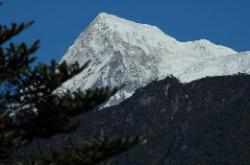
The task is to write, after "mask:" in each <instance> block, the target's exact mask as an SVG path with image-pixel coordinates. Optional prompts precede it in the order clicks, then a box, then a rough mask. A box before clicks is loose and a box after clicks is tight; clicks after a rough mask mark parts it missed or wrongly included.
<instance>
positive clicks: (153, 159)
mask: <svg viewBox="0 0 250 165" xmlns="http://www.w3.org/2000/svg"><path fill="white" fill-rule="evenodd" d="M81 120H82V123H81V125H82V126H81V127H80V128H79V129H78V130H77V132H76V133H75V134H74V135H70V136H59V137H54V138H53V139H52V140H50V141H42V142H36V143H33V145H31V146H30V147H29V148H26V151H32V150H33V151H34V150H35V151H37V150H38V149H41V148H38V147H37V145H38V144H39V146H40V147H41V146H42V147H45V146H51V145H52V146H53V145H57V146H59V147H65V146H66V145H67V144H71V143H72V142H74V141H76V140H77V139H78V140H79V139H88V138H93V137H95V138H104V137H106V136H128V135H142V134H145V135H146V136H147V143H145V144H142V145H139V146H137V147H135V148H133V149H132V150H130V151H128V152H126V153H125V154H122V155H120V156H119V157H118V158H116V159H115V160H113V161H114V163H115V164H119V165H128V164H130V165H165V164H166V165H169V164H170V165H171V164H191V165H193V164H211V165H214V164H223V165H224V164H225V165H235V164H243V165H244V164H249V163H250V124H249V123H250V76H249V75H245V74H239V75H232V76H217V77H216V76H215V77H207V78H203V79H200V80H196V81H192V82H190V83H181V82H180V81H179V80H178V79H176V78H174V77H167V78H165V79H163V80H160V81H153V82H151V83H150V84H149V85H147V86H146V87H144V88H140V89H138V90H136V92H135V93H134V94H133V96H132V97H130V98H128V99H127V100H125V101H124V102H122V103H120V104H119V105H117V106H112V107H109V108H106V109H103V110H102V111H95V112H91V113H88V114H86V115H84V116H83V117H82V118H81ZM45 144H46V145H45ZM23 153H25V152H24V151H22V154H23Z"/></svg>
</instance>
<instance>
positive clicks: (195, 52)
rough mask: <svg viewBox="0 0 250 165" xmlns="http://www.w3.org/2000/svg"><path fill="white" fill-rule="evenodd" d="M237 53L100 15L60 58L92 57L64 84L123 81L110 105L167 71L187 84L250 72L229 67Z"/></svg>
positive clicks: (89, 85)
mask: <svg viewBox="0 0 250 165" xmlns="http://www.w3.org/2000/svg"><path fill="white" fill-rule="evenodd" d="M236 54H237V52H236V51H234V50H232V49H230V48H227V47H224V46H220V45H216V44H213V43H212V42H210V41H208V40H206V39H202V40H197V41H188V42H180V41H177V40H176V39H175V38H173V37H171V36H169V35H167V34H165V33H164V32H162V31H161V30H160V29H159V28H157V27H155V26H151V25H147V24H140V23H136V22H133V21H129V20H126V19H123V18H119V17H117V16H114V15H111V14H107V13H100V14H99V15H98V16H97V17H96V18H95V20H94V21H92V22H91V23H90V25H89V26H88V27H87V28H86V29H85V30H84V31H83V32H82V33H81V34H80V36H79V37H78V38H77V39H76V41H75V43H74V44H73V45H72V46H71V47H70V48H69V50H68V52H67V53H66V54H65V55H64V56H63V58H62V61H63V60H65V61H67V62H68V63H73V62H76V61H77V62H78V63H79V64H80V65H83V64H84V63H85V62H86V61H88V60H91V63H90V66H89V67H88V68H87V69H86V70H84V71H83V72H82V73H80V74H79V75H77V76H76V77H74V78H73V79H72V80H70V81H68V82H66V83H65V84H64V85H63V86H64V87H66V88H71V89H76V88H81V89H83V90H85V89H87V88H92V87H93V88H94V87H97V86H106V85H108V86H111V87H114V86H120V85H122V84H125V85H126V86H125V88H124V89H122V90H121V91H119V92H118V94H117V95H116V96H115V97H114V98H113V99H112V100H111V101H109V103H108V104H107V105H113V104H116V103H118V102H120V101H122V100H124V99H125V98H127V97H129V96H130V95H131V94H132V93H133V92H134V91H135V90H136V89H137V88H140V87H142V86H144V85H146V84H147V83H149V82H150V81H152V80H154V79H162V78H164V77H166V76H167V75H169V74H173V75H174V76H177V77H178V78H180V80H181V81H184V82H188V81H192V80H195V79H198V78H202V77H206V76H214V75H226V74H234V73H238V72H250V70H249V69H248V68H250V67H248V68H247V67H238V68H237V67H236V68H235V67H232V65H233V66H234V65H236V66H241V64H242V62H240V61H239V60H238V58H241V57H239V56H238V55H236ZM246 54H247V55H246V56H244V57H243V58H246V60H247V62H244V63H247V64H248V63H249V64H250V58H249V57H250V54H249V52H247V53H246ZM235 58H236V59H235ZM230 60H231V61H230ZM232 60H233V61H232ZM211 63H212V64H211ZM214 64H216V65H214ZM247 64H244V66H247ZM211 66H212V67H211ZM231 67H232V68H234V69H232V68H231Z"/></svg>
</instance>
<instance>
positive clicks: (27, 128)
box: [0, 22, 144, 165]
mask: <svg viewBox="0 0 250 165" xmlns="http://www.w3.org/2000/svg"><path fill="white" fill-rule="evenodd" d="M32 24H33V22H28V23H21V24H17V23H12V24H11V25H10V26H4V25H0V164H1V163H2V164H17V163H19V164H27V163H28V164H39V165H44V164H72V165H73V164H83V165H85V164H88V165H91V164H97V163H99V162H102V161H103V160H106V159H107V158H110V157H112V156H114V155H117V154H119V153H121V152H124V151H126V150H128V149H129V148H131V147H133V146H134V145H136V144H139V143H141V142H143V141H144V138H143V137H139V136H138V137H121V138H105V139H92V140H89V141H81V142H77V143H76V144H75V145H72V146H69V147H68V148H66V149H65V150H63V151H60V150H53V149H51V150H50V151H46V152H45V153H46V154H43V155H41V156H39V157H37V158H36V159H29V160H12V159H11V156H12V153H14V152H15V151H16V150H17V149H18V148H20V147H22V146H25V145H27V144H29V142H31V141H32V140H33V139H35V138H50V137H52V136H54V135H56V134H60V133H70V132H71V131H73V130H74V129H75V128H76V126H77V119H76V117H77V116H79V115H80V114H82V113H84V112H87V111H89V110H92V109H93V108H95V107H97V106H98V105H100V104H102V103H103V102H105V101H106V100H107V99H108V98H109V97H110V96H112V95H113V94H114V93H115V92H116V91H117V90H118V88H114V89H110V88H108V87H103V88H97V89H94V90H87V91H81V90H80V89H79V90H77V91H70V90H66V91H64V92H60V93H59V92H55V90H56V89H58V88H59V87H60V86H61V85H62V84H63V83H64V82H65V81H67V80H68V79H70V78H72V77H73V76H75V75H76V74H78V73H80V72H81V71H82V70H83V69H85V68H86V67H87V66H88V63H86V64H85V65H83V66H79V65H78V64H77V63H75V64H72V65H68V64H67V63H66V62H62V63H60V64H57V63H56V62H55V60H52V61H51V64H50V65H47V64H42V63H39V64H34V62H35V61H36V60H37V58H36V57H35V56H33V54H34V53H35V52H36V51H37V50H38V48H39V41H35V42H34V43H33V44H31V46H28V45H27V44H26V43H25V42H23V43H20V44H15V43H13V42H12V38H13V37H15V36H16V35H19V34H20V33H21V32H22V31H24V30H25V29H27V28H28V27H30V26H31V25H32ZM18 161H19V162H18Z"/></svg>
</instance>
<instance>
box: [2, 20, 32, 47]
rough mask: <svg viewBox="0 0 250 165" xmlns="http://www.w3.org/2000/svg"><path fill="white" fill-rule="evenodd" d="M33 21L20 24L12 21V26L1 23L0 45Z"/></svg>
mask: <svg viewBox="0 0 250 165" xmlns="http://www.w3.org/2000/svg"><path fill="white" fill-rule="evenodd" d="M33 23H34V21H30V22H28V23H21V24H19V25H18V24H17V23H12V24H11V26H10V27H7V26H2V25H0V46H1V45H2V44H4V43H5V42H7V41H8V40H10V39H11V38H13V37H14V36H16V35H18V34H19V33H21V32H22V31H24V30H25V29H27V28H28V27H30V26H31V25H32V24H33Z"/></svg>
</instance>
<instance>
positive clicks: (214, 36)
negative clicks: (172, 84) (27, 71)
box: [0, 0, 250, 62]
mask: <svg viewBox="0 0 250 165" xmlns="http://www.w3.org/2000/svg"><path fill="white" fill-rule="evenodd" d="M101 11H104V12H108V13H111V14H115V15H118V16H120V17H124V18H126V19H130V20H133V21H136V22H140V23H147V24H151V25H155V26H158V27H159V28H160V29H162V30H163V31H164V32H166V33H167V34H169V35H171V36H173V37H175V38H176V39H177V40H180V41H187V40H196V39H201V38H206V39H209V40H211V41H212V42H215V43H217V44H222V45H225V46H228V47H231V48H233V49H235V50H237V51H246V50H250V0H5V1H4V5H3V6H1V7H0V23H1V24H9V23H10V22H16V21H18V22H22V21H29V20H34V21H35V25H34V26H33V27H32V28H30V29H29V30H27V31H26V32H25V33H23V34H22V35H21V36H20V37H18V38H17V40H16V41H24V40H25V41H27V42H29V43H31V41H34V40H36V39H40V40H41V49H40V50H39V51H38V52H37V54H36V55H38V56H39V58H40V60H41V61H42V62H48V61H49V59H51V58H55V59H56V60H59V59H60V58H61V57H62V55H63V54H64V53H65V52H66V51H67V49H68V47H69V46H70V45H72V43H73V42H74V40H75V39H76V38H77V36H78V35H79V34H80V32H82V31H83V30H84V29H85V28H86V26H87V25H88V24H89V23H90V22H91V21H92V20H93V19H94V18H95V17H96V15H98V13H100V12H101Z"/></svg>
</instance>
